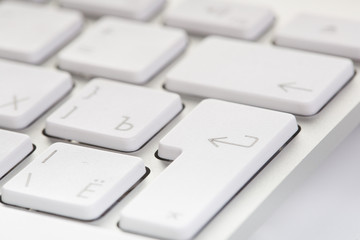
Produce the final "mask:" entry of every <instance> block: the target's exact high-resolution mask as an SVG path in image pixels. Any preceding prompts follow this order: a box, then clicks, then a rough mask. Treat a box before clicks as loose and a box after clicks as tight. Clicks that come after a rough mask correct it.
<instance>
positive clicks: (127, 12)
mask: <svg viewBox="0 0 360 240" xmlns="http://www.w3.org/2000/svg"><path fill="white" fill-rule="evenodd" d="M59 2H60V4H61V5H62V6H64V7H68V8H73V9H77V10H80V11H82V12H84V13H86V14H88V15H90V16H105V15H112V16H118V17H124V18H130V19H136V20H148V19H149V18H151V17H153V15H154V14H156V13H157V12H158V11H159V10H160V9H161V8H162V7H163V6H164V4H165V0H131V1H129V0H106V1H104V0H60V1H59Z"/></svg>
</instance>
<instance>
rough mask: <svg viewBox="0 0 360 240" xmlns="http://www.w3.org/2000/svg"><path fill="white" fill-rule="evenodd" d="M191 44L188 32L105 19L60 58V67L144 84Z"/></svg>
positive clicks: (67, 49) (64, 51)
mask: <svg viewBox="0 0 360 240" xmlns="http://www.w3.org/2000/svg"><path fill="white" fill-rule="evenodd" d="M186 44H187V36H186V33H185V32H184V31H182V30H180V29H171V28H164V27H159V26H154V25H150V24H146V23H140V22H135V21H129V20H122V19H120V18H114V17H105V18H102V19H100V20H99V21H98V22H96V23H95V24H94V25H93V26H91V28H90V29H88V30H87V31H86V32H85V33H84V34H83V35H82V36H81V37H80V38H78V39H77V40H75V41H74V42H73V43H72V44H70V46H68V47H67V48H65V49H64V50H63V51H62V52H60V55H59V66H60V68H63V69H66V70H69V71H72V72H76V73H82V74H86V75H91V76H100V77H107V78H112V79H116V80H121V81H126V82H131V83H144V82H146V81H148V80H149V79H150V78H151V77H152V76H153V75H154V74H155V73H156V72H158V71H159V70H160V69H161V68H163V67H164V66H165V65H166V64H168V63H169V62H170V61H171V60H173V59H174V58H175V57H176V56H177V55H178V54H179V53H180V52H181V51H182V50H184V48H185V46H186Z"/></svg>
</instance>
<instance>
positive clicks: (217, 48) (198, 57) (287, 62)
mask: <svg viewBox="0 0 360 240" xmlns="http://www.w3.org/2000/svg"><path fill="white" fill-rule="evenodd" d="M353 75H354V66H353V63H352V62H351V61H350V60H348V59H345V58H338V57H332V56H326V55H320V54H315V53H306V52H299V51H296V50H291V49H281V48H274V47H271V46H263V45H259V44H254V43H246V42H240V41H237V40H233V39H228V38H221V37H208V38H206V39H205V40H203V42H202V43H200V45H198V47H197V48H196V49H194V50H193V51H192V52H191V53H189V54H188V55H187V56H185V58H184V59H182V61H181V62H180V63H179V64H178V65H176V66H175V67H174V68H173V69H172V70H171V71H170V72H169V73H168V74H167V80H166V83H165V86H166V88H167V89H169V90H172V91H175V92H180V93H187V94H193V95H199V96H203V97H212V98H219V99H224V100H228V101H233V102H238V103H244V104H249V105H253V106H259V107H264V108H270V109H274V110H279V111H285V112H290V113H294V114H299V115H313V114H315V113H317V112H318V111H319V110H320V109H321V108H322V107H323V106H324V105H325V104H326V103H327V102H328V101H329V100H330V99H331V98H332V97H333V96H334V94H335V93H336V92H338V91H339V90H340V89H341V88H342V87H343V86H344V85H345V83H346V82H348V81H349V80H350V78H351V77H352V76H353Z"/></svg>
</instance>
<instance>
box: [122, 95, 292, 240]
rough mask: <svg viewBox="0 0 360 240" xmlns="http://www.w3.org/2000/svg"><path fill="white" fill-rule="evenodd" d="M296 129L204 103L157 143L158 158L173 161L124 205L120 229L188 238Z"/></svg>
mask: <svg viewBox="0 0 360 240" xmlns="http://www.w3.org/2000/svg"><path fill="white" fill-rule="evenodd" d="M297 130H298V126H297V124H296V120H295V117H294V116H293V115H290V114H287V113H280V112H276V111H271V110H266V109H261V108H255V107H250V106H245V105H239V104H235V103H228V102H223V101H219V100H205V101H203V102H202V103H200V104H199V106H198V107H197V108H196V109H195V110H193V111H192V112H191V113H190V114H189V115H188V116H187V117H186V118H185V119H184V120H183V121H182V122H180V124H179V125H177V126H176V127H175V128H174V129H173V130H172V131H170V133H169V134H168V135H166V136H165V137H164V138H163V139H162V140H161V141H160V147H159V155H160V156H161V157H165V158H171V159H174V158H176V159H175V161H174V162H173V163H171V165H170V166H169V167H168V168H166V169H165V170H164V171H163V172H162V173H161V175H160V176H159V177H158V178H157V179H155V181H154V182H152V184H151V185H150V186H149V187H147V188H146V189H145V190H144V191H143V192H141V193H140V194H139V195H138V196H137V197H136V198H135V199H134V200H133V201H132V202H130V204H129V205H127V206H125V208H124V209H123V211H122V214H121V219H120V227H121V228H123V229H125V230H128V231H131V232H137V233H142V234H146V235H151V236H155V237H159V238H162V239H190V238H191V237H193V236H194V235H195V234H196V232H198V231H199V230H200V229H201V227H203V226H204V225H205V224H206V223H207V222H208V221H209V220H210V219H211V217H213V216H214V215H215V214H216V213H217V212H218V211H219V210H220V209H221V208H222V207H223V206H224V205H225V204H226V203H227V202H228V201H229V200H230V198H231V197H232V196H233V195H234V194H235V193H236V192H237V191H238V190H239V189H241V188H242V187H243V186H244V184H245V183H246V182H247V181H249V179H250V178H251V177H252V176H253V175H254V174H255V173H256V172H257V171H258V170H259V169H260V168H261V167H262V166H263V165H264V164H265V163H266V162H267V161H268V160H269V159H270V158H271V157H272V156H273V155H274V154H275V153H276V152H277V151H278V150H279V149H280V148H281V147H282V146H283V145H284V144H285V143H286V142H287V141H288V140H289V139H290V138H291V137H292V136H293V135H294V134H295V133H296V131H297ZM189 139H191V140H189Z"/></svg>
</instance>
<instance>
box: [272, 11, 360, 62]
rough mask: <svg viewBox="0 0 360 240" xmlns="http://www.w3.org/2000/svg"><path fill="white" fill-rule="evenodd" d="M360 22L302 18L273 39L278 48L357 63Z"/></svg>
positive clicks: (313, 17) (291, 23) (304, 15)
mask: <svg viewBox="0 0 360 240" xmlns="http://www.w3.org/2000/svg"><path fill="white" fill-rule="evenodd" d="M359 32H360V21H356V20H350V19H341V18H336V17H327V16H316V15H309V14H302V15H299V16H297V17H296V18H294V19H293V20H292V21H291V22H290V23H289V24H288V25H287V26H286V27H285V28H283V29H281V30H280V31H279V32H278V33H277V34H276V36H275V43H276V44H277V45H280V46H286V47H293V48H299V49H304V50H310V51H315V52H323V53H328V54H334V55H339V56H344V57H349V58H353V59H356V60H360V34H359Z"/></svg>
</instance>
